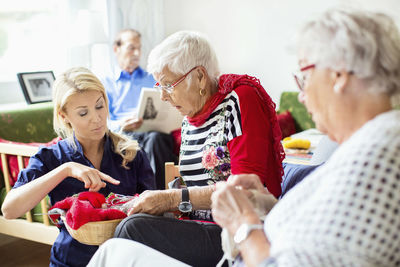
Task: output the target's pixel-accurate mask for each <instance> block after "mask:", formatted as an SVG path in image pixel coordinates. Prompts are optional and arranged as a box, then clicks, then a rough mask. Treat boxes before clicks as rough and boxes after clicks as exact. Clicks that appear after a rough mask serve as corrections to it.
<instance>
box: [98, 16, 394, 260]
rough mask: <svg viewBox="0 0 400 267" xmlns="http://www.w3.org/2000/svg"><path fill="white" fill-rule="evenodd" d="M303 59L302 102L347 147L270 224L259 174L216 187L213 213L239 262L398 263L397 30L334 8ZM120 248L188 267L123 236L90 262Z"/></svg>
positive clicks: (388, 22) (314, 24) (314, 31)
mask: <svg viewBox="0 0 400 267" xmlns="http://www.w3.org/2000/svg"><path fill="white" fill-rule="evenodd" d="M298 57H299V67H300V74H299V75H296V80H297V81H298V85H299V88H300V91H301V100H302V101H304V103H305V105H306V107H307V109H308V110H309V111H310V113H311V114H312V116H313V119H314V121H315V122H316V125H317V127H318V129H320V130H322V131H324V132H325V133H327V134H328V135H329V136H330V137H331V138H332V139H333V140H336V141H337V142H338V143H339V144H340V146H339V147H338V149H337V150H336V151H335V152H334V153H333V155H332V156H331V157H330V158H329V159H328V161H327V162H326V163H325V164H324V165H322V166H321V167H319V168H318V169H317V170H315V171H314V172H313V173H312V174H310V175H309V176H308V177H306V178H305V179H304V180H303V181H302V182H301V183H299V184H298V185H297V186H296V187H295V188H293V189H292V190H290V191H289V192H288V193H287V194H286V195H285V196H284V197H283V198H282V199H281V200H280V201H279V202H277V204H276V205H275V206H274V207H273V209H272V210H271V211H270V212H269V213H268V215H267V217H266V219H265V221H264V223H262V222H261V221H260V219H259V216H258V215H257V213H256V212H255V209H254V208H253V205H252V204H251V202H250V201H249V199H248V197H247V196H248V194H246V193H247V192H246V191H247V190H249V189H252V190H257V191H259V192H260V193H261V194H267V193H268V192H267V191H266V189H265V187H264V186H263V185H262V184H261V182H260V180H259V179H258V177H256V176H254V175H248V174H243V175H238V176H234V177H231V178H230V179H229V180H228V182H222V183H218V184H217V189H216V191H215V192H214V193H213V195H212V214H213V216H214V219H215V220H216V222H217V223H218V224H219V225H220V226H222V227H224V228H226V229H227V230H228V231H229V233H230V234H231V235H232V236H234V240H235V241H236V242H237V246H238V249H239V251H240V256H241V258H239V259H238V260H237V261H236V262H235V266H242V265H246V266H399V265H400V253H399V251H400V242H399V237H400V235H399V230H400V216H399V210H400V194H399V188H400V110H396V109H394V106H395V105H397V104H398V97H399V95H400V34H399V31H398V29H397V27H396V26H395V24H394V22H393V20H392V19H390V18H389V17H388V16H386V15H383V14H380V13H373V12H366V11H343V10H336V9H334V10H329V11H327V12H325V13H323V14H322V15H321V16H320V17H318V18H316V19H314V20H311V21H310V22H308V23H307V24H305V26H304V27H303V29H302V31H301V32H300V34H299V41H298ZM176 234H179V233H176ZM122 247H123V251H121V252H120V253H119V254H118V253H117V254H116V255H115V258H118V260H120V261H121V262H125V263H126V264H124V266H136V265H135V263H137V262H140V260H144V258H143V257H140V256H138V257H136V256H134V255H137V254H140V255H145V257H146V258H148V259H151V260H150V261H149V263H150V264H148V265H147V266H156V265H157V264H153V263H155V262H156V261H157V260H158V263H160V262H162V263H163V264H165V265H168V266H185V265H183V264H182V263H179V262H176V261H174V260H173V259H170V258H168V257H167V256H166V255H162V254H160V253H159V252H157V251H153V250H151V249H150V248H148V247H145V246H143V245H141V244H138V243H135V242H131V243H129V242H125V241H118V240H112V241H110V242H109V243H107V244H106V245H105V246H103V247H101V249H100V250H99V252H98V253H97V255H96V256H95V257H94V258H93V259H92V261H91V263H92V262H96V263H97V265H96V266H102V264H103V263H106V262H107V260H111V258H106V257H105V256H106V255H107V252H111V251H116V250H117V249H120V248H122ZM128 251H129V253H130V255H128ZM131 255H132V256H131ZM121 257H123V258H121ZM115 258H114V259H115ZM103 266H104V265H103Z"/></svg>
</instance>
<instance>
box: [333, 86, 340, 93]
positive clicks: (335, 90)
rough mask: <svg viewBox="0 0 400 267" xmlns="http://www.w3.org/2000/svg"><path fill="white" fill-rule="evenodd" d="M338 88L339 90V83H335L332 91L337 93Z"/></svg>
mask: <svg viewBox="0 0 400 267" xmlns="http://www.w3.org/2000/svg"><path fill="white" fill-rule="evenodd" d="M339 90H340V85H339V84H335V85H334V86H333V91H334V92H335V93H339Z"/></svg>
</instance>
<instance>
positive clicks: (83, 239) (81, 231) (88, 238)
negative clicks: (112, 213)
mask: <svg viewBox="0 0 400 267" xmlns="http://www.w3.org/2000/svg"><path fill="white" fill-rule="evenodd" d="M61 219H62V221H63V222H64V224H65V227H66V228H67V231H68V233H69V234H70V235H71V236H72V237H73V238H74V239H76V240H77V241H79V242H80V243H83V244H86V245H101V244H102V243H104V242H105V241H106V240H107V239H109V238H112V237H113V235H114V231H115V228H114V229H113V230H114V231H112V228H110V227H111V226H109V227H108V228H106V227H107V226H106V225H107V224H110V225H115V227H116V225H117V224H118V223H119V222H121V221H122V220H123V219H113V220H106V221H95V222H88V223H85V224H83V225H81V226H80V227H79V228H78V229H76V230H75V229H72V228H71V227H70V226H69V225H68V223H67V220H66V218H65V216H61ZM99 227H102V228H101V230H104V232H103V231H101V230H100V232H96V233H97V234H93V232H90V228H93V229H96V231H99ZM103 228H104V229H103Z"/></svg>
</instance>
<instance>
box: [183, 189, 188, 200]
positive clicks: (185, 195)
mask: <svg viewBox="0 0 400 267" xmlns="http://www.w3.org/2000/svg"><path fill="white" fill-rule="evenodd" d="M182 202H189V189H187V188H186V187H184V188H182Z"/></svg>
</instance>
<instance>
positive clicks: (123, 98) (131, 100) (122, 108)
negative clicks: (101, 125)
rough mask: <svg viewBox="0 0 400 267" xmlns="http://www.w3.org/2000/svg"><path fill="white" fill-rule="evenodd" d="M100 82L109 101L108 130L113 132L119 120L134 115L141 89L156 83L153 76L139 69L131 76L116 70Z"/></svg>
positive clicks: (117, 127) (116, 128) (117, 128)
mask: <svg viewBox="0 0 400 267" xmlns="http://www.w3.org/2000/svg"><path fill="white" fill-rule="evenodd" d="M102 82H103V85H104V87H105V88H106V92H107V97H108V100H109V109H110V120H109V128H110V129H111V130H113V131H118V130H119V123H118V121H119V120H121V119H124V118H127V117H132V116H133V115H134V114H135V112H136V108H137V106H138V104H139V103H138V102H139V97H140V91H141V90H142V88H143V87H153V86H154V84H155V83H156V81H155V80H154V78H153V76H152V75H151V74H149V73H147V72H146V71H145V70H143V69H142V68H140V67H138V68H137V69H136V70H135V71H134V72H132V74H130V73H128V72H126V71H124V70H121V69H116V70H115V71H114V73H113V74H112V75H109V76H107V77H105V78H104V80H103V81H102Z"/></svg>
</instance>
